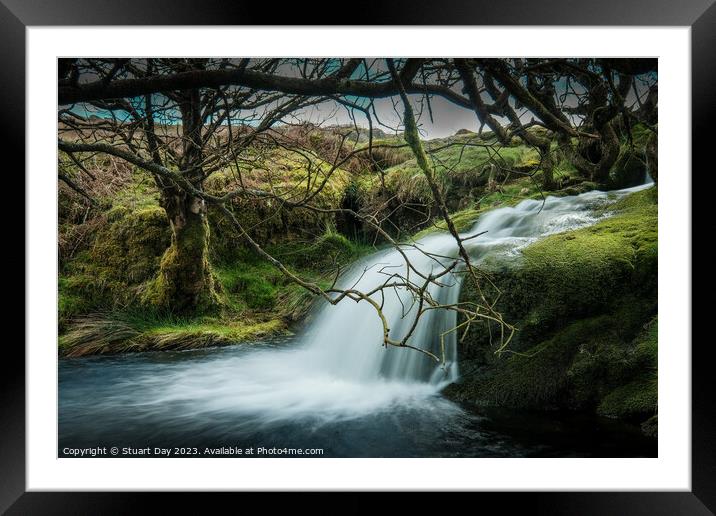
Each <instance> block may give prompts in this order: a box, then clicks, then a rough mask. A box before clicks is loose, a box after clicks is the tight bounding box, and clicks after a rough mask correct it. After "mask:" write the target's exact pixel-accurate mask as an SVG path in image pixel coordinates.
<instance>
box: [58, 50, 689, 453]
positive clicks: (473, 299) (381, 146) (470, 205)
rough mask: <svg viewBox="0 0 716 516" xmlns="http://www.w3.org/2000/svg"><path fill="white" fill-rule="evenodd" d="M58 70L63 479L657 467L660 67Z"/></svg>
mask: <svg viewBox="0 0 716 516" xmlns="http://www.w3.org/2000/svg"><path fill="white" fill-rule="evenodd" d="M87 50H88V52H91V51H92V49H91V48H88V49H87ZM56 65H57V122H56V127H57V148H56V149H55V150H56V153H57V154H56V156H57V157H56V163H57V179H58V180H57V194H56V195H57V214H56V216H57V219H56V220H57V228H56V234H57V347H56V353H57V357H58V360H57V364H58V365H57V393H58V397H57V429H58V436H57V457H59V458H70V459H75V458H77V459H79V458H97V457H100V458H139V457H153V458H197V457H203V458H207V457H210V458H234V459H237V458H240V459H250V458H316V459H321V458H362V457H370V458H408V457H413V458H464V457H472V458H482V457H485V458H507V457H520V458H533V457H535V458H546V457H572V458H582V457H585V458H592V457H610V458H615V457H616V458H640V457H651V458H656V457H658V456H659V447H658V405H659V395H658V374H659V368H658V333H659V328H658V295H657V294H658V259H659V255H658V247H659V246H658V226H659V220H658V212H659V204H658V197H659V195H658V182H659V174H658V143H657V142H658V129H659V127H658V126H659V123H658V120H659V116H658V109H659V105H658V104H659V103H658V86H659V69H658V68H659V59H657V58H655V57H633V58H606V57H520V56H517V57H499V58H498V57H489V58H488V57H484V58H483V57H460V58H457V57H407V58H406V57H400V56H395V57H386V56H379V57H354V56H348V57H345V58H338V57H327V58H322V57H302V58H301V57H255V58H253V57H196V56H192V57H146V56H143V57H116V56H112V57H61V58H59V59H57V60H56ZM666 77H667V76H666V75H664V78H665V80H666ZM665 91H666V90H665ZM50 116H54V114H53V113H50ZM684 172H685V171H677V170H672V169H668V168H667V169H666V170H665V172H664V175H665V177H666V176H668V175H669V174H676V175H685V174H684ZM686 175H687V174H686ZM665 180H666V179H665ZM53 188H54V186H53ZM666 191H668V190H666ZM48 259H50V258H49V257H48ZM50 294H52V293H50ZM664 324H666V323H664ZM664 421H666V420H664ZM665 424H666V423H665Z"/></svg>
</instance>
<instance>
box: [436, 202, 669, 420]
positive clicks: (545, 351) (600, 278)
mask: <svg viewBox="0 0 716 516" xmlns="http://www.w3.org/2000/svg"><path fill="white" fill-rule="evenodd" d="M655 202H656V195H655V192H653V191H650V190H644V191H641V192H638V193H635V194H632V195H631V196H629V197H626V198H624V199H622V200H621V201H619V202H618V203H616V204H613V205H612V206H610V207H608V210H609V211H610V212H612V213H614V215H613V216H612V217H610V218H608V219H605V220H603V221H601V222H599V223H597V224H595V225H594V226H591V227H588V228H583V229H580V230H577V231H571V232H568V233H563V234H557V235H552V236H550V237H547V238H545V239H543V240H540V241H538V242H536V243H534V244H532V245H530V246H529V247H527V248H525V249H524V250H523V252H522V256H521V257H519V258H516V259H513V260H511V261H510V260H505V259H501V260H500V261H491V262H490V261H488V262H487V263H485V267H486V268H487V270H488V271H489V273H490V275H491V277H492V280H493V281H494V282H495V284H496V285H497V287H499V289H500V290H501V292H502V294H501V296H500V298H499V302H498V303H497V305H496V308H497V310H498V311H500V312H501V313H502V314H503V316H504V318H505V320H507V321H509V322H510V323H513V324H515V326H516V327H517V328H518V331H517V333H516V336H515V338H514V339H513V341H512V342H511V343H510V345H509V352H508V353H506V354H503V355H502V356H496V355H495V354H494V350H495V349H496V344H493V343H492V342H491V339H490V335H491V334H492V335H495V334H496V332H497V331H498V328H497V326H496V325H494V324H492V325H491V327H490V328H489V330H491V331H488V326H487V324H486V323H483V325H482V326H480V325H478V326H476V327H475V328H474V329H472V330H471V331H470V333H469V334H468V336H467V339H466V340H465V342H464V343H463V344H461V345H460V348H459V351H458V352H459V354H460V356H461V369H462V368H464V369H465V370H467V371H473V372H474V373H473V374H470V375H468V376H467V377H466V378H465V379H464V380H463V382H462V383H461V384H458V385H455V386H452V387H451V388H449V389H448V390H447V393H448V394H449V395H451V396H452V397H454V398H456V399H459V400H464V401H471V402H475V403H479V404H487V405H496V406H511V407H525V408H532V409H549V408H569V409H586V410H595V411H598V412H599V413H600V414H602V415H608V416H610V417H619V418H624V419H634V420H636V421H643V420H644V419H646V418H648V417H650V416H651V415H653V414H654V410H655V406H656V396H657V394H656V370H657V354H658V353H657V334H658V325H657V322H656V318H655V313H656V308H657V304H656V300H657V296H656V288H657V283H656V278H657V262H658V254H657V206H656V204H655ZM485 292H486V293H487V295H488V298H489V296H491V295H495V294H496V292H495V291H494V290H493V289H491V288H490V287H489V286H485ZM476 296H477V294H476V293H475V292H474V291H473V289H472V286H471V284H470V283H469V282H466V283H465V285H464V287H463V289H462V292H461V300H463V301H470V300H474V299H476Z"/></svg>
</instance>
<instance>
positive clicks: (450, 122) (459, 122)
mask: <svg viewBox="0 0 716 516" xmlns="http://www.w3.org/2000/svg"><path fill="white" fill-rule="evenodd" d="M291 66H295V64H294V65H287V68H286V69H280V70H279V72H280V73H281V74H282V75H283V74H285V75H288V76H291V75H295V71H292V70H290V67H291ZM376 71H381V70H380V69H379V67H378V69H374V70H373V73H375V72H376ZM360 73H362V71H360V70H356V72H355V74H356V75H360ZM654 79H656V78H655V77H654ZM563 89H564V88H563ZM558 90H559V88H558ZM643 91H644V92H646V89H645V88H644V89H643ZM484 95H485V101H486V102H488V103H489V102H491V99H490V98H489V97H488V95H487V93H486V92H485V93H484ZM630 97H631V99H627V100H628V101H630V100H631V101H633V100H634V94H633V92H630ZM137 100H139V103H138V106H141V105H142V103H143V101H142V100H141V99H137ZM349 100H351V101H353V102H356V103H358V104H362V105H364V106H367V105H368V102H369V100H368V99H365V98H355V97H353V98H350V99H349ZM411 101H412V102H413V106H414V109H415V112H416V117H417V120H418V126H419V130H420V133H421V136H422V137H423V138H424V139H426V140H430V139H434V138H444V137H447V136H451V135H453V134H455V133H456V132H457V131H458V130H460V129H468V130H471V131H475V132H476V131H478V130H479V128H480V124H479V121H478V119H477V116H476V114H475V112H474V111H473V110H471V109H467V108H465V107H461V106H458V105H456V104H453V103H451V102H449V101H447V100H445V99H443V98H442V97H436V96H433V97H431V99H430V108H431V109H430V113H432V115H433V116H432V117H431V116H430V113H429V111H428V109H427V107H426V106H425V103H424V99H423V98H422V96H421V95H412V96H411ZM160 103H161V102H157V101H155V104H160ZM567 103H568V104H569V103H570V101H568V102H567ZM269 107H273V106H269ZM374 108H375V113H376V114H377V119H376V117H375V116H374V117H373V127H374V128H379V129H381V130H383V131H384V132H386V133H388V134H391V133H395V132H396V130H397V131H399V132H402V125H401V115H402V106H401V105H400V98H399V97H397V96H396V97H392V98H383V99H375V100H374ZM140 110H141V108H140ZM74 112H75V113H77V114H79V115H82V116H87V115H90V114H93V115H96V116H100V117H103V118H104V117H107V116H108V113H106V112H105V113H103V112H102V111H100V110H97V109H94V108H92V107H91V106H87V105H82V104H79V105H77V106H75V107H74ZM352 112H353V114H354V116H355V117H356V118H355V123H356V124H357V125H358V126H360V127H365V128H367V127H368V121H367V118H366V117H365V115H364V114H363V113H362V112H360V111H358V110H353V111H352ZM260 114H261V113H259V115H260ZM250 115H251V114H250V113H248V112H247V113H241V112H240V113H239V114H238V116H239V117H241V118H245V119H246V120H248V119H250V118H252V117H251V116H250ZM292 117H293V120H292V121H307V122H312V123H315V124H321V125H323V126H330V125H352V124H353V123H354V121H353V120H352V118H351V111H349V109H348V108H346V107H345V106H342V105H340V104H338V103H336V102H334V101H327V102H324V103H322V104H319V105H316V106H312V107H310V108H306V109H304V110H303V111H300V112H296V113H294V114H293V115H292ZM531 117H532V115H531V114H530V113H528V112H524V113H523V114H522V118H523V121H524V122H528V121H529V119H530V118H531ZM253 118H254V120H252V121H246V120H245V121H244V123H248V124H249V125H257V124H258V123H259V121H260V120H259V118H257V117H253ZM237 119H238V117H237ZM498 120H499V119H498ZM500 122H501V123H507V120H505V119H503V120H500ZM171 123H175V122H171ZM381 123H382V124H381Z"/></svg>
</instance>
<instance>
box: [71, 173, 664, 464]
mask: <svg viewBox="0 0 716 516" xmlns="http://www.w3.org/2000/svg"><path fill="white" fill-rule="evenodd" d="M649 186H650V182H647V183H646V184H644V185H641V186H638V187H634V188H630V189H625V190H619V191H613V192H600V191H593V192H588V193H584V194H581V195H577V196H570V197H561V198H557V197H548V198H547V199H546V201H545V202H544V203H543V202H542V201H541V200H525V201H523V202H521V203H520V204H518V205H517V206H515V207H510V208H499V209H495V210H492V211H490V212H488V213H486V214H484V215H483V216H481V217H480V219H479V220H478V222H477V223H476V224H475V225H474V226H473V227H472V228H471V229H470V231H468V232H466V234H465V237H469V236H471V235H477V234H480V235H479V236H477V237H476V238H472V239H470V240H467V241H465V247H466V248H467V250H468V251H469V253H470V254H471V255H472V256H473V257H474V259H475V261H476V262H478V263H479V261H480V260H481V259H483V258H484V257H486V256H494V255H496V254H497V255H500V254H514V253H519V249H520V248H522V247H524V246H526V245H528V244H529V243H531V242H533V241H535V240H537V239H539V238H542V237H544V236H547V235H550V234H553V233H558V232H562V231H567V230H571V229H576V228H579V227H584V226H587V225H589V224H593V223H594V222H596V221H597V220H599V217H600V216H604V215H596V214H595V213H597V212H595V209H597V208H599V207H603V206H604V205H605V204H607V203H609V202H611V201H613V200H614V199H616V198H619V197H622V196H624V195H626V194H628V193H631V192H634V191H636V190H639V189H642V188H648V187H649ZM418 247H419V249H415V248H406V249H405V250H404V252H405V253H406V255H407V256H408V258H409V260H410V262H411V263H412V264H413V266H414V267H415V268H416V269H417V270H418V271H420V272H421V273H422V274H424V275H427V274H429V273H431V272H438V271H440V270H441V269H442V265H441V263H448V262H450V261H451V260H450V257H454V256H456V254H457V248H456V244H455V241H454V240H453V239H452V237H450V236H449V235H447V234H444V233H438V234H433V235H429V236H426V237H424V238H422V239H421V240H419V241H418ZM421 250H422V251H425V252H427V253H430V254H431V256H428V255H426V254H425V253H423V252H421ZM391 274H401V275H403V276H404V275H406V266H405V261H404V259H403V257H402V256H401V254H400V253H398V252H397V251H396V250H394V249H391V250H386V251H381V252H378V253H375V254H374V255H371V256H369V257H368V258H366V259H364V260H362V261H361V262H360V263H358V264H356V265H355V266H354V267H353V268H352V269H351V270H349V271H347V272H346V273H345V274H344V275H343V278H342V279H341V282H342V286H344V287H350V286H353V285H355V288H356V289H358V290H361V291H366V290H370V289H372V288H375V287H376V286H379V285H381V284H383V283H384V282H385V281H386V280H387V279H388V278H389V277H390V275H391ZM411 279H413V280H417V279H419V277H418V276H417V275H416V274H415V272H412V273H411ZM440 283H441V284H442V286H439V285H431V286H430V287H429V292H430V294H431V295H432V296H433V298H434V299H435V300H437V301H438V302H440V303H441V304H451V303H455V302H456V301H457V299H458V296H459V289H460V285H459V279H458V277H456V276H453V275H451V274H449V275H446V276H443V277H442V278H441V279H440ZM375 299H376V300H378V302H381V301H382V302H383V312H384V314H385V317H386V319H387V321H388V323H389V327H390V336H391V337H392V338H394V339H399V338H402V337H403V336H404V335H406V333H407V332H408V330H409V328H410V327H411V324H412V320H413V318H412V316H413V315H414V314H415V311H416V310H417V307H416V306H414V304H413V303H411V296H410V294H409V293H408V292H406V291H405V290H401V289H391V290H388V291H386V292H385V297H384V299H381V297H380V295H376V296H375ZM455 323H456V315H455V313H454V312H452V311H447V310H432V311H429V312H428V313H427V314H426V315H425V316H424V317H422V318H421V319H420V322H419V323H418V325H417V327H416V329H415V331H414V333H413V334H412V336H411V337H410V339H409V341H408V343H409V344H411V345H412V346H416V347H420V348H423V349H426V350H429V351H431V352H433V353H435V354H437V355H441V354H442V351H441V349H442V348H441V339H440V335H441V334H444V340H443V342H442V344H443V346H444V356H445V363H444V364H438V363H436V362H435V361H434V360H432V359H431V358H430V357H429V356H427V355H425V354H423V353H420V352H417V351H415V350H411V349H406V348H393V347H389V348H387V349H386V348H384V347H383V346H381V343H382V331H383V329H382V325H381V323H380V319H379V318H378V316H377V314H376V311H375V309H374V308H373V307H372V306H371V305H369V304H368V303H367V302H365V301H361V302H359V303H356V302H355V301H352V300H350V299H344V300H343V301H341V302H340V303H338V304H337V305H335V306H330V305H328V304H327V303H326V305H325V306H321V307H319V308H318V309H317V312H316V313H315V314H314V316H313V318H312V319H311V321H310V322H309V324H307V328H306V329H305V330H303V331H302V332H301V333H300V334H298V335H296V336H294V337H290V338H285V339H274V340H267V341H261V342H253V343H243V344H241V345H237V346H230V347H223V348H212V349H203V350H195V351H184V352H154V353H137V354H128V355H122V356H96V357H86V358H73V359H61V360H60V363H59V454H60V456H65V455H68V453H67V452H63V450H64V449H66V448H80V447H96V446H106V447H111V446H117V447H120V448H121V447H132V448H137V449H139V448H145V447H149V448H150V454H152V455H153V454H154V452H155V450H154V448H155V447H164V448H174V447H178V448H186V449H188V450H192V449H193V448H196V449H197V450H198V452H199V454H200V455H201V454H202V453H201V452H203V451H204V450H205V449H206V448H207V447H209V448H214V449H216V448H222V447H239V448H243V449H245V448H250V447H254V448H256V449H258V448H262V449H266V450H273V449H274V448H276V449H277V450H279V451H271V452H266V453H265V454H264V455H263V456H278V454H279V453H280V450H282V449H284V448H286V449H302V450H305V449H320V450H322V452H321V453H320V454H319V455H320V456H327V457H414V456H416V457H458V456H472V457H505V456H611V457H615V456H634V455H636V456H654V455H655V453H656V443H655V442H654V441H651V440H648V439H646V438H643V437H642V436H641V435H640V433H639V431H638V429H635V428H632V427H630V426H628V425H624V424H622V423H618V422H614V421H610V420H604V419H601V418H597V417H595V416H584V415H578V414H559V413H555V414H530V413H515V412H508V411H495V410H479V411H476V410H475V409H472V408H467V407H463V406H460V405H458V404H455V403H453V402H451V401H449V400H448V399H446V398H445V397H443V396H442V395H441V390H442V389H443V388H444V387H445V386H446V385H448V384H449V383H451V382H453V381H455V380H456V379H457V378H458V377H459V374H460V373H459V350H458V349H457V346H456V342H455V340H456V339H455V334H454V333H445V332H446V331H447V330H449V329H450V328H452V327H454V325H455ZM189 453H193V452H191V451H190V452H189ZM254 456H255V455H254Z"/></svg>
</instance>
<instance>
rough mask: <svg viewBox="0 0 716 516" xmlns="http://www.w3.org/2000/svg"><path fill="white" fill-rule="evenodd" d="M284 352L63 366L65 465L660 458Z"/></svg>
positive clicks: (535, 418)
mask: <svg viewBox="0 0 716 516" xmlns="http://www.w3.org/2000/svg"><path fill="white" fill-rule="evenodd" d="M285 348H286V346H285V344H280V345H277V344H275V343H273V344H272V343H270V342H269V343H258V344H256V345H254V346H246V345H242V346H233V347H226V348H215V349H208V350H201V351H188V352H164V353H141V354H139V353H138V354H131V355H123V356H106V357H87V358H75V359H62V360H60V364H59V443H58V444H59V448H58V449H59V451H58V454H59V456H70V454H71V453H72V452H70V451H69V449H77V448H97V447H100V448H102V447H104V448H106V449H107V450H110V449H111V448H112V447H117V448H118V449H119V450H122V448H133V449H134V450H133V451H131V452H130V453H132V454H135V453H139V452H138V451H137V450H141V449H145V448H147V447H148V448H150V450H149V451H150V456H153V455H155V453H154V452H155V450H154V448H157V447H158V448H165V449H171V450H172V455H173V456H177V455H178V454H179V455H180V454H189V455H193V454H195V453H196V454H198V455H200V456H206V449H207V448H209V449H219V450H220V452H221V453H224V454H223V455H218V456H222V457H226V456H232V455H231V454H226V453H225V452H226V450H221V449H222V448H226V449H229V451H230V449H231V448H232V447H233V448H238V449H241V450H246V449H247V448H254V455H243V456H247V457H248V456H259V455H256V452H257V451H258V449H259V448H265V449H266V450H269V451H264V452H263V453H262V454H261V455H260V456H263V457H266V456H286V455H285V454H280V455H279V454H278V451H280V450H283V449H302V450H304V449H311V448H318V449H322V450H323V452H322V455H321V456H323V457H654V456H656V453H657V446H656V441H655V440H653V439H648V438H645V437H644V436H642V435H641V434H640V432H639V430H638V428H637V427H635V426H632V425H628V424H624V423H619V422H615V421H611V420H607V419H603V418H597V417H595V416H592V415H583V414H561V413H550V414H544V413H528V412H520V413H517V412H510V411H503V410H489V411H486V410H475V409H474V408H469V407H464V406H459V405H457V404H455V403H453V402H451V401H449V400H447V399H445V398H444V397H443V396H441V395H440V394H439V393H436V392H431V391H430V390H426V389H424V388H423V387H421V386H413V385H394V384H392V383H386V384H371V385H354V384H348V383H346V382H342V381H340V380H336V379H330V378H319V379H318V380H315V378H314V377H311V378H308V379H299V378H296V379H293V378H286V372H285V369H284V367H285V364H287V363H289V364H290V363H291V360H292V359H293V355H291V354H286V355H281V357H282V358H281V360H278V361H276V360H275V358H274V357H275V356H279V355H276V354H279V353H286V351H285ZM272 364H278V365H276V366H275V367H274V366H273V365H272ZM258 367H260V368H261V369H262V370H261V371H256V369H257V368H258ZM292 382H295V389H293V388H292V385H294V384H293V383H292ZM176 448H179V449H181V448H183V449H184V450H175V449H176ZM273 448H276V451H273V452H271V451H270V450H272V449H273ZM231 453H233V452H231ZM122 455H123V454H122V452H121V451H120V454H119V455H118V456H122ZM108 456H110V455H108ZM125 456H126V455H125ZM134 456H137V455H134ZM234 456H235V455H234Z"/></svg>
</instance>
